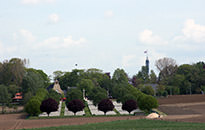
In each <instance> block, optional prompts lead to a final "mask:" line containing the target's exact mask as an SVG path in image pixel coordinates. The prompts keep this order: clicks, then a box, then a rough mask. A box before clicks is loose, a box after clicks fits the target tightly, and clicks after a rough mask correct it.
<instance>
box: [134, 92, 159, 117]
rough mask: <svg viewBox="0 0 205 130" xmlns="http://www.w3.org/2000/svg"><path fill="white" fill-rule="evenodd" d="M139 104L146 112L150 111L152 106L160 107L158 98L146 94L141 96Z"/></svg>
mask: <svg viewBox="0 0 205 130" xmlns="http://www.w3.org/2000/svg"><path fill="white" fill-rule="evenodd" d="M138 106H139V108H140V109H141V110H144V111H145V112H147V113H149V112H150V111H151V109H152V108H157V107H158V102H157V99H155V98H154V97H152V96H150V95H144V96H141V97H140V99H139V100H138Z"/></svg>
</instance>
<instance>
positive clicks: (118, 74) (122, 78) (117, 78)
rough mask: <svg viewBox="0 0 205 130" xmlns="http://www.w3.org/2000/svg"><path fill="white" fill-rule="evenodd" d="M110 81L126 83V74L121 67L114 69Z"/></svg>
mask: <svg viewBox="0 0 205 130" xmlns="http://www.w3.org/2000/svg"><path fill="white" fill-rule="evenodd" d="M112 81H113V82H115V83H118V84H119V83H128V76H127V74H126V73H125V71H124V70H123V69H119V68H118V69H116V70H115V72H114V74H113V76H112Z"/></svg>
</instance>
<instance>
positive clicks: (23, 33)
mask: <svg viewBox="0 0 205 130" xmlns="http://www.w3.org/2000/svg"><path fill="white" fill-rule="evenodd" d="M19 32H20V35H21V36H22V37H23V39H24V41H26V42H29V43H32V42H34V41H35V39H36V38H35V36H33V34H32V33H31V32H30V31H28V30H25V29H21V30H20V31H19Z"/></svg>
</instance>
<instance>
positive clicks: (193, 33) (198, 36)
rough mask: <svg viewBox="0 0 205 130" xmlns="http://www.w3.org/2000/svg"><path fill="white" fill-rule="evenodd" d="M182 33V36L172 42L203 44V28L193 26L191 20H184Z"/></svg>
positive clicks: (201, 26)
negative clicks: (181, 41)
mask: <svg viewBox="0 0 205 130" xmlns="http://www.w3.org/2000/svg"><path fill="white" fill-rule="evenodd" d="M182 33H183V35H182V36H177V37H175V38H174V40H183V41H185V40H192V41H194V42H197V43H201V42H205V26H204V25H199V24H195V21H194V20H193V19H188V20H186V22H185V23H184V28H183V29H182Z"/></svg>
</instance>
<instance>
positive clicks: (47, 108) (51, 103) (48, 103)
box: [40, 98, 58, 116]
mask: <svg viewBox="0 0 205 130" xmlns="http://www.w3.org/2000/svg"><path fill="white" fill-rule="evenodd" d="M40 110H41V111H42V112H46V113H47V114H48V116H49V114H50V113H51V112H54V111H57V110H58V103H57V102H56V100H54V99H52V98H48V99H46V100H44V101H42V103H41V106H40Z"/></svg>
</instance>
